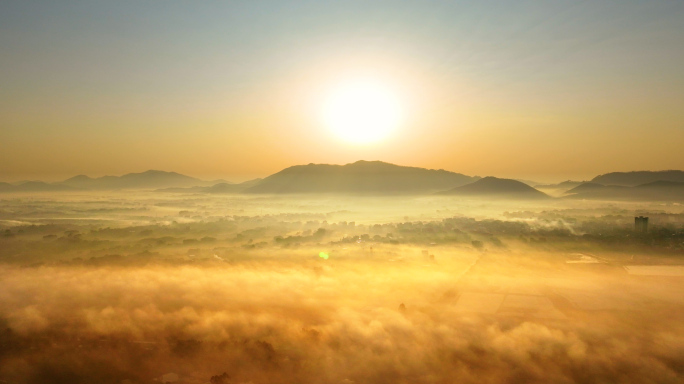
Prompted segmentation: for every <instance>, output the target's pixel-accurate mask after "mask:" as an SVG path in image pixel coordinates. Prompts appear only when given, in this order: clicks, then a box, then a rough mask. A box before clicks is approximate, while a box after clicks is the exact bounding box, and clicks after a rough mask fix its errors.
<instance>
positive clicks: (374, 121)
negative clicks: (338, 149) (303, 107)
mask: <svg viewBox="0 0 684 384" xmlns="http://www.w3.org/2000/svg"><path fill="white" fill-rule="evenodd" d="M322 116H323V122H324V124H325V125H326V127H327V128H328V129H330V130H331V131H332V132H333V133H334V134H335V135H336V136H337V137H338V138H340V139H342V140H344V141H347V142H350V143H353V144H370V143H375V142H378V141H380V140H382V139H385V138H387V137H388V136H389V135H390V134H391V133H392V132H393V131H394V130H396V129H397V127H398V125H399V123H400V122H401V118H402V113H401V106H400V103H399V100H398V97H397V95H396V94H395V93H394V92H392V90H391V89H390V88H389V87H387V86H386V85H384V84H382V83H379V82H375V81H370V80H359V81H352V82H345V83H344V84H341V85H340V86H338V87H336V88H334V89H333V91H332V92H331V93H330V95H329V96H328V97H327V98H326V99H324V104H323V114H322Z"/></svg>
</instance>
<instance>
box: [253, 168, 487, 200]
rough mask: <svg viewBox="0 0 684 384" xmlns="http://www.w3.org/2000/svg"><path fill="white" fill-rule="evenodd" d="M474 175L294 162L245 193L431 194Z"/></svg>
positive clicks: (429, 170) (471, 180)
mask: <svg viewBox="0 0 684 384" xmlns="http://www.w3.org/2000/svg"><path fill="white" fill-rule="evenodd" d="M476 179H477V178H474V177H470V176H465V175H462V174H460V173H454V172H448V171H445V170H443V169H440V170H434V169H425V168H417V167H404V166H399V165H395V164H389V163H384V162H381V161H357V162H355V163H352V164H346V165H330V164H309V165H296V166H293V167H289V168H286V169H284V170H282V171H280V172H278V173H275V174H273V175H271V176H268V177H266V178H265V179H263V180H262V181H261V182H259V183H258V184H257V185H255V186H253V187H251V188H249V189H247V190H246V191H245V192H247V193H354V194H356V193H361V194H367V193H370V194H373V193H382V194H412V193H430V192H436V191H439V190H444V189H446V188H453V187H457V186H461V185H464V184H467V183H470V182H473V181H475V180H476Z"/></svg>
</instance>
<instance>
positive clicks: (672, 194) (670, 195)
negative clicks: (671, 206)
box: [566, 181, 684, 201]
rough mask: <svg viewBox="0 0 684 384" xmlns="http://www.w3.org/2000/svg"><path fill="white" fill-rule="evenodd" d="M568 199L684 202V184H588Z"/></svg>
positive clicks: (570, 193)
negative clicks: (627, 185) (630, 185)
mask: <svg viewBox="0 0 684 384" xmlns="http://www.w3.org/2000/svg"><path fill="white" fill-rule="evenodd" d="M566 197H567V198H570V199H587V200H633V201H684V182H676V181H654V182H650V183H646V184H641V185H637V186H635V187H624V186H619V185H601V184H596V183H586V184H582V185H580V186H579V187H577V188H574V189H572V190H570V191H568V195H567V196H566Z"/></svg>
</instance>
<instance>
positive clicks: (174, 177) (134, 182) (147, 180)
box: [61, 170, 208, 189]
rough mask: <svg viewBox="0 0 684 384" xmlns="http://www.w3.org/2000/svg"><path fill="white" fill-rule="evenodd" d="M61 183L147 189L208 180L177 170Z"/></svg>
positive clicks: (101, 187) (74, 185) (199, 183)
mask: <svg viewBox="0 0 684 384" xmlns="http://www.w3.org/2000/svg"><path fill="white" fill-rule="evenodd" d="M61 184H63V185H68V186H70V187H74V188H81V189H147V188H180V187H192V186H206V185H208V182H206V181H202V180H199V179H196V178H194V177H190V176H185V175H181V174H179V173H176V172H164V171H153V170H150V171H146V172H141V173H129V174H126V175H123V176H103V177H98V178H91V177H88V176H85V175H79V176H75V177H72V178H70V179H67V180H64V181H63V182H62V183H61Z"/></svg>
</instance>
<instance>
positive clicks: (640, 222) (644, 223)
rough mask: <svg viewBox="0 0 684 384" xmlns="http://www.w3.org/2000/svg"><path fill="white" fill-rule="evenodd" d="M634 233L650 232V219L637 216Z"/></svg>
mask: <svg viewBox="0 0 684 384" xmlns="http://www.w3.org/2000/svg"><path fill="white" fill-rule="evenodd" d="M634 231H636V232H642V233H646V232H648V217H644V216H637V217H635V218H634Z"/></svg>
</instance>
